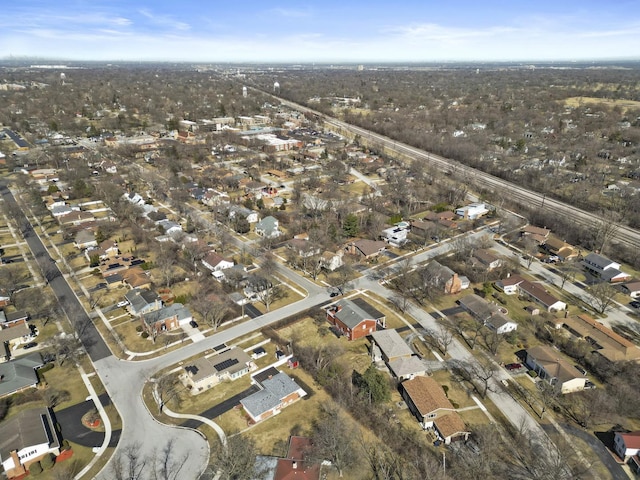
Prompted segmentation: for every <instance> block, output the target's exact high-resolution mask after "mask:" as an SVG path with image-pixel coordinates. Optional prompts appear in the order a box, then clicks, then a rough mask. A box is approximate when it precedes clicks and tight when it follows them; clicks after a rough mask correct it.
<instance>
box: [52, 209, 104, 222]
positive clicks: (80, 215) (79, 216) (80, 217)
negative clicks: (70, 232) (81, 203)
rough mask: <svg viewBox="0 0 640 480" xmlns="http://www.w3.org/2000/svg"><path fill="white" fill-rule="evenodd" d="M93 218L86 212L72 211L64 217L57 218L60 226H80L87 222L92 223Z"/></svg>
mask: <svg viewBox="0 0 640 480" xmlns="http://www.w3.org/2000/svg"><path fill="white" fill-rule="evenodd" d="M94 220H95V217H94V216H93V214H92V213H91V212H86V211H84V210H83V211H72V212H69V213H67V214H65V215H61V216H60V217H58V222H59V223H60V225H81V224H83V223H87V222H93V221H94Z"/></svg>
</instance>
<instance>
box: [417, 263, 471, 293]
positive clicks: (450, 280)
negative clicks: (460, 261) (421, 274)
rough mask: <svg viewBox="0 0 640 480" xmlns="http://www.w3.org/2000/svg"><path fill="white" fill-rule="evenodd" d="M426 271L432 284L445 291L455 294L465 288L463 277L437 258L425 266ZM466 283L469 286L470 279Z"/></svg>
mask: <svg viewBox="0 0 640 480" xmlns="http://www.w3.org/2000/svg"><path fill="white" fill-rule="evenodd" d="M425 271H426V274H427V276H428V277H429V279H430V280H429V281H430V282H431V284H432V285H433V286H435V287H436V288H441V289H442V291H443V292H444V293H447V294H451V295H454V294H456V293H460V292H461V291H462V290H464V285H463V283H462V277H459V276H458V274H457V273H456V272H454V271H453V270H451V269H450V268H449V267H446V266H444V265H442V264H441V263H440V262H438V261H437V260H432V261H431V262H429V263H428V264H427V266H426V267H425ZM466 284H467V288H468V287H469V284H468V280H467V282H466Z"/></svg>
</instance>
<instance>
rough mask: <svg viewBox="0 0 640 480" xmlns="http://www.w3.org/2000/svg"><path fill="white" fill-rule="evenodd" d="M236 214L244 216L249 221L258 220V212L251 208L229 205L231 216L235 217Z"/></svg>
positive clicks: (254, 221)
mask: <svg viewBox="0 0 640 480" xmlns="http://www.w3.org/2000/svg"><path fill="white" fill-rule="evenodd" d="M236 215H239V216H241V217H243V218H244V219H245V220H246V221H247V222H249V223H256V222H257V221H258V212H256V211H255V210H250V209H248V208H246V207H243V206H242V205H231V206H230V207H229V218H235V216H236Z"/></svg>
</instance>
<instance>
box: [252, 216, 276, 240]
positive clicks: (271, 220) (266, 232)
mask: <svg viewBox="0 0 640 480" xmlns="http://www.w3.org/2000/svg"><path fill="white" fill-rule="evenodd" d="M279 225H280V224H279V222H278V219H277V218H275V217H272V216H271V215H269V216H268V217H264V218H263V219H262V220H260V221H259V222H258V223H256V227H255V232H256V234H258V235H260V236H261V237H265V238H276V237H279V236H280V235H281V234H282V232H281V231H280V230H279Z"/></svg>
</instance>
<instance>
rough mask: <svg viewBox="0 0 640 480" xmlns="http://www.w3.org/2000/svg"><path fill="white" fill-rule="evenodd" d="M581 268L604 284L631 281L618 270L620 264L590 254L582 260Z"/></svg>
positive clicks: (628, 276) (625, 274) (595, 254)
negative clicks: (604, 282)
mask: <svg viewBox="0 0 640 480" xmlns="http://www.w3.org/2000/svg"><path fill="white" fill-rule="evenodd" d="M582 266H583V268H584V269H585V270H586V271H587V272H588V273H590V274H591V275H593V276H594V277H596V278H601V279H602V280H604V281H606V282H611V283H614V282H624V281H627V280H630V279H631V275H629V274H628V273H624V272H623V271H621V270H620V264H619V263H617V262H614V261H612V260H609V259H608V258H607V257H603V256H602V255H598V254H597V253H590V254H589V255H587V256H586V257H585V258H584V260H582Z"/></svg>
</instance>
